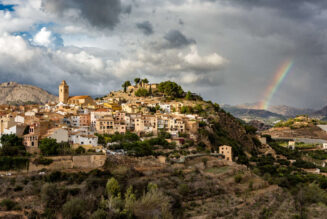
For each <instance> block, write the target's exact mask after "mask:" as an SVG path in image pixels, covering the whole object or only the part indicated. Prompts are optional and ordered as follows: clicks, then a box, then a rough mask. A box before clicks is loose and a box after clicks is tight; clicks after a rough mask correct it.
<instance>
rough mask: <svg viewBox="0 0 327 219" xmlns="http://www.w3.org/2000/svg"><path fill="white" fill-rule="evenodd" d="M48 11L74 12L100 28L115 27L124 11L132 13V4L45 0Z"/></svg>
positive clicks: (102, 0) (110, 0)
mask: <svg viewBox="0 0 327 219" xmlns="http://www.w3.org/2000/svg"><path fill="white" fill-rule="evenodd" d="M42 6H43V7H44V9H45V10H46V11H49V12H51V13H55V14H57V15H59V16H62V15H65V14H74V13H77V15H76V16H78V17H81V18H82V19H85V20H87V21H88V22H89V23H90V24H91V25H94V26H96V27H99V28H110V29H112V28H114V27H115V26H116V24H117V23H118V22H119V15H120V14H121V13H122V12H127V13H130V11H131V6H129V7H127V8H123V7H122V5H121V2H120V0H92V1H89V0H43V1H42Z"/></svg>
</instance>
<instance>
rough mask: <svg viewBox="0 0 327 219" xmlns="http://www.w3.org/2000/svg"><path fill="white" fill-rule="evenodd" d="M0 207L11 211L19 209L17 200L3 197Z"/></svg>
mask: <svg viewBox="0 0 327 219" xmlns="http://www.w3.org/2000/svg"><path fill="white" fill-rule="evenodd" d="M0 207H1V209H3V210H5V211H12V210H19V209H20V207H19V205H18V203H17V202H15V201H13V200H11V199H3V200H2V201H1V202H0Z"/></svg>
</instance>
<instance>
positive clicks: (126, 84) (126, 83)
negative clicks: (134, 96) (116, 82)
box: [122, 81, 131, 93]
mask: <svg viewBox="0 0 327 219" xmlns="http://www.w3.org/2000/svg"><path fill="white" fill-rule="evenodd" d="M128 86H131V82H130V81H125V82H124V83H123V84H122V87H123V88H124V92H125V93H126V90H127V87H128Z"/></svg>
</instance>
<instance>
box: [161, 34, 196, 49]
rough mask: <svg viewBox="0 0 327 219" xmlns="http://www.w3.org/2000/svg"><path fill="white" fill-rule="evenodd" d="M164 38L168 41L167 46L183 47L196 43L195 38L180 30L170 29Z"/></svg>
mask: <svg viewBox="0 0 327 219" xmlns="http://www.w3.org/2000/svg"><path fill="white" fill-rule="evenodd" d="M164 39H165V40H166V41H167V44H166V45H165V47H167V48H183V47H185V46H189V45H191V44H195V43H196V41H195V40H194V39H191V38H187V37H186V36H184V34H182V33H181V32H180V31H179V30H170V31H169V32H168V33H167V34H166V35H165V36H164Z"/></svg>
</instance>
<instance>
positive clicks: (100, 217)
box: [91, 209, 108, 219]
mask: <svg viewBox="0 0 327 219" xmlns="http://www.w3.org/2000/svg"><path fill="white" fill-rule="evenodd" d="M107 216H108V213H107V212H106V211H105V210H103V209H98V210H96V211H95V212H93V214H92V216H91V219H106V218H107Z"/></svg>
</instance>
